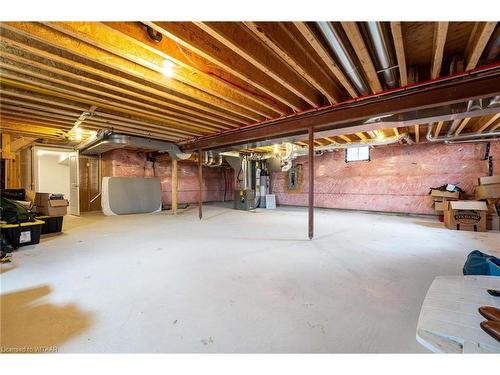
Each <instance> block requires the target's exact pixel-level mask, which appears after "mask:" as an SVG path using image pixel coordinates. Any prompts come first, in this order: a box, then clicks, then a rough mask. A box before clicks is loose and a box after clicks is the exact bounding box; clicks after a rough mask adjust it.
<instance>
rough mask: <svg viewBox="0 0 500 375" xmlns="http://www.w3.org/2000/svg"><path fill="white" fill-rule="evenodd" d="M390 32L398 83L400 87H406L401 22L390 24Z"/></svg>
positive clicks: (406, 74)
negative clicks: (397, 69) (396, 63)
mask: <svg viewBox="0 0 500 375" xmlns="http://www.w3.org/2000/svg"><path fill="white" fill-rule="evenodd" d="M391 32H392V38H393V40H394V49H395V50H396V58H397V60H398V67H399V82H400V85H401V86H406V85H407V84H408V73H407V72H406V57H405V48H404V41H403V32H402V30H401V22H391Z"/></svg>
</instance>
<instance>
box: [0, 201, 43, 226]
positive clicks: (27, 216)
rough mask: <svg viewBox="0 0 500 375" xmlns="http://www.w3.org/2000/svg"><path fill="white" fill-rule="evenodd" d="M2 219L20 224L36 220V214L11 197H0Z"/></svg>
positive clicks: (9, 222) (8, 222)
mask: <svg viewBox="0 0 500 375" xmlns="http://www.w3.org/2000/svg"><path fill="white" fill-rule="evenodd" d="M0 212H1V220H2V221H4V222H6V223H7V224H20V223H27V222H33V221H35V214H34V213H33V212H31V211H30V210H28V209H26V208H24V207H23V206H21V205H20V204H19V203H16V202H14V201H12V200H10V199H7V198H4V197H1V198H0Z"/></svg>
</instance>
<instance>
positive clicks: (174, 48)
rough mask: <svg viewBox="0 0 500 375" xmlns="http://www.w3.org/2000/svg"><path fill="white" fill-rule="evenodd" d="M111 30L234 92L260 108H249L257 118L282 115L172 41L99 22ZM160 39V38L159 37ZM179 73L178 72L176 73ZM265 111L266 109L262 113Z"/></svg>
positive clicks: (128, 25) (139, 28) (140, 28)
mask: <svg viewBox="0 0 500 375" xmlns="http://www.w3.org/2000/svg"><path fill="white" fill-rule="evenodd" d="M103 24H104V25H106V26H107V27H108V28H110V29H111V30H114V31H116V32H118V33H120V35H121V36H122V37H124V38H128V39H130V40H131V41H132V42H134V43H138V44H139V45H140V46H141V47H143V48H145V49H147V50H149V51H152V52H154V53H156V54H159V55H160V56H162V57H163V58H165V59H168V60H170V61H174V62H175V63H176V64H177V65H179V66H182V67H184V68H186V69H187V70H188V71H191V72H190V73H188V76H189V77H188V78H190V79H192V77H193V76H196V75H201V76H203V77H204V78H205V79H207V80H215V81H217V82H218V83H219V84H220V85H221V86H222V87H225V88H226V89H227V90H231V91H235V92H237V93H238V94H239V95H241V96H242V97H245V98H246V99H248V100H250V101H251V102H255V103H257V104H258V105H260V106H263V107H264V108H262V109H258V107H257V108H255V106H253V107H252V106H251V107H250V108H251V109H252V110H253V111H255V110H258V111H260V112H258V113H260V114H261V115H263V116H266V117H268V118H269V117H275V116H276V115H279V114H285V112H283V109H282V108H283V107H281V106H277V105H276V104H275V103H273V101H272V100H271V98H266V94H265V93H264V92H262V91H260V90H258V91H257V92H256V89H255V88H254V87H252V86H251V85H250V84H249V83H248V82H246V81H244V80H242V79H239V78H237V77H235V76H234V75H231V74H228V72H227V71H225V70H224V69H221V68H219V67H218V66H214V64H211V63H210V61H209V60H207V59H205V58H204V57H202V56H199V55H197V54H194V53H189V51H184V50H183V48H182V46H179V44H177V43H175V42H174V41H173V40H172V39H170V38H168V37H167V36H165V38H162V39H161V40H160V41H158V42H153V41H152V40H151V39H150V38H149V37H148V36H147V32H146V27H145V26H144V25H142V24H141V23H139V22H103ZM162 35H163V34H162ZM179 73H181V72H179ZM266 108H267V109H266Z"/></svg>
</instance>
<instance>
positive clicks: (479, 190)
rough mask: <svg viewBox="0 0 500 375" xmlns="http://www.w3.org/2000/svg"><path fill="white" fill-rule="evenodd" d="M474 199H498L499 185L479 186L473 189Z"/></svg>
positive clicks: (499, 194) (499, 193) (499, 196)
mask: <svg viewBox="0 0 500 375" xmlns="http://www.w3.org/2000/svg"><path fill="white" fill-rule="evenodd" d="M475 194H476V199H478V200H481V199H498V198H500V184H489V185H479V186H476V189H475Z"/></svg>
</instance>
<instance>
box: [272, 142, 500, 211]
mask: <svg viewBox="0 0 500 375" xmlns="http://www.w3.org/2000/svg"><path fill="white" fill-rule="evenodd" d="M485 151H486V143H482V144H455V145H446V144H419V145H413V146H402V145H393V146H386V147H378V148H373V149H372V150H371V161H369V162H352V163H346V162H345V161H344V151H343V150H340V151H336V152H332V153H326V154H324V155H322V156H319V157H316V158H315V159H314V161H315V186H314V192H315V197H314V202H315V206H316V207H327V208H341V209H355V210H371V211H385V212H404V213H418V214H433V213H434V210H433V208H432V201H431V199H430V197H429V196H428V192H429V188H430V187H437V186H440V185H443V184H446V183H451V184H455V185H458V186H460V187H461V188H462V189H463V190H465V191H466V193H467V195H468V198H473V194H474V185H475V184H476V183H477V178H478V177H480V176H486V175H487V171H488V169H487V162H486V161H485V160H483V159H484V155H485ZM491 155H492V156H493V165H494V174H500V142H498V141H497V142H492V143H491ZM295 162H296V164H297V165H298V164H302V167H299V168H301V169H302V171H301V172H302V174H303V175H302V178H301V185H300V191H299V192H297V193H287V192H285V183H286V175H285V173H282V172H276V173H273V174H272V175H271V192H272V193H273V194H276V199H277V203H278V204H282V205H297V206H305V205H307V194H308V191H309V185H308V162H307V157H301V158H298V159H297V160H296V161H295Z"/></svg>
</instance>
